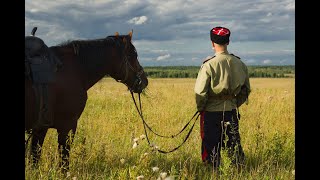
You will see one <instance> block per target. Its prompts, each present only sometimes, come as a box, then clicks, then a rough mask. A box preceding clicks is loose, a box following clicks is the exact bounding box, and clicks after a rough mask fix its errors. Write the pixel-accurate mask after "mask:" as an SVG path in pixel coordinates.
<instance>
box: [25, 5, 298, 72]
mask: <svg viewBox="0 0 320 180" xmlns="http://www.w3.org/2000/svg"><path fill="white" fill-rule="evenodd" d="M35 26H36V27H38V30H37V32H36V36H38V37H39V38H41V39H43V41H44V42H45V43H46V44H47V45H48V46H53V45H57V44H60V43H62V42H64V41H67V40H76V39H84V40H85V39H97V38H103V37H107V36H109V35H114V34H115V32H119V34H128V33H129V32H130V31H131V30H132V31H133V37H132V43H133V45H134V46H135V47H136V49H137V52H138V58H139V62H140V64H141V65H142V66H200V65H201V64H202V62H203V61H204V60H206V59H207V58H208V57H210V56H213V55H214V53H215V52H214V51H213V49H212V45H211V41H210V34H209V32H210V30H211V29H212V28H213V27H216V26H223V27H227V28H229V29H230V31H231V36H230V44H229V46H228V51H229V53H233V54H235V55H237V56H239V57H240V58H241V60H242V61H243V62H244V63H245V64H247V65H295V1H294V0H259V1H252V0H228V1H221V0H50V1H43V0H26V1H25V35H26V36H27V35H30V33H31V30H32V28H33V27H35Z"/></svg>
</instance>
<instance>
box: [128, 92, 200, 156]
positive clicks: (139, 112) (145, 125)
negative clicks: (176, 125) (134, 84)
mask: <svg viewBox="0 0 320 180" xmlns="http://www.w3.org/2000/svg"><path fill="white" fill-rule="evenodd" d="M131 97H132V100H133V102H134V105H135V107H136V109H137V111H138V114H139V116H140V118H141V120H142V123H143V128H144V132H145V135H146V139H147V141H148V144H149V146H151V147H152V146H153V145H152V144H151V143H150V140H149V137H148V133H147V129H146V127H147V128H148V129H149V130H150V131H151V132H152V133H154V134H155V135H157V136H159V137H163V138H174V137H176V136H178V135H179V134H181V133H182V132H183V131H184V130H185V129H186V128H187V127H188V125H189V124H190V122H191V121H192V120H193V119H194V118H195V117H196V118H195V120H194V122H193V124H192V126H191V128H190V130H189V132H188V134H187V135H186V137H185V138H184V140H183V142H182V143H181V144H180V145H178V146H177V147H175V148H173V149H171V150H169V151H165V150H161V149H157V151H158V152H160V153H163V154H166V153H171V152H173V151H175V150H177V149H179V148H180V147H181V146H182V145H183V144H184V143H185V142H186V141H187V139H188V138H189V136H190V134H191V132H192V130H193V127H194V125H195V122H196V121H197V120H198V118H199V116H200V112H198V111H197V112H195V113H194V115H193V116H192V118H191V119H190V120H189V121H188V123H187V124H186V125H185V126H184V127H183V128H182V129H181V130H180V131H179V132H178V133H176V134H174V135H171V136H165V135H160V134H158V133H156V132H154V131H153V130H152V129H151V127H150V126H149V125H148V124H147V123H146V121H145V120H144V117H143V114H142V106H141V98H140V93H138V97H139V106H140V110H139V108H138V105H137V102H136V100H135V98H134V95H133V92H132V91H131Z"/></svg>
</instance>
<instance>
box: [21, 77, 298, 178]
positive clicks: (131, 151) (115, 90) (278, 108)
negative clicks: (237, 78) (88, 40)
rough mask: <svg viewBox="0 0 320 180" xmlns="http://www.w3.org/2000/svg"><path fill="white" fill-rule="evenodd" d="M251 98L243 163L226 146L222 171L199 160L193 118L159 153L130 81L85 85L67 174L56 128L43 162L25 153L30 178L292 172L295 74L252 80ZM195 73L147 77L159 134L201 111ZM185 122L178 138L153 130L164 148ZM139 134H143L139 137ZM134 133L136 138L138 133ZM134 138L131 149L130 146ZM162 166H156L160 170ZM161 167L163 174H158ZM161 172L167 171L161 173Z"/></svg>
mask: <svg viewBox="0 0 320 180" xmlns="http://www.w3.org/2000/svg"><path fill="white" fill-rule="evenodd" d="M250 82H251V86H252V94H251V95H250V99H249V104H248V105H243V106H241V107H240V113H241V120H240V135H241V142H242V146H243V149H244V152H245V155H246V162H245V165H244V166H243V168H241V169H239V168H237V167H235V166H233V165H232V164H230V163H228V156H226V155H225V154H224V153H222V157H223V162H224V163H223V164H222V166H221V167H220V170H219V171H214V172H213V169H212V167H210V166H207V165H204V164H202V162H201V154H200V151H201V149H200V147H201V146H200V145H201V139H200V129H199V122H197V123H196V125H195V127H194V129H193V132H192V133H191V135H190V137H189V139H188V140H187V142H186V143H185V144H184V145H183V146H181V148H180V149H178V150H177V151H174V152H172V153H169V154H161V153H158V152H157V151H154V150H153V148H151V147H149V146H148V143H147V141H146V139H145V138H143V137H142V136H141V135H143V134H144V129H143V124H142V120H141V119H140V117H139V116H138V113H137V111H136V109H135V107H134V103H133V101H132V99H131V95H130V93H129V92H128V91H127V88H126V87H125V86H124V85H123V84H120V83H118V82H116V81H115V80H113V79H110V78H104V79H103V80H101V81H100V82H98V83H97V84H96V85H95V86H94V87H92V89H90V90H89V91H88V95H89V98H88V101H87V105H86V107H85V110H84V112H83V114H82V116H81V118H80V119H79V123H78V129H77V131H76V135H75V138H74V143H73V145H72V149H71V152H70V171H69V172H68V173H67V175H63V174H61V173H60V171H59V168H58V149H57V147H58V144H57V132H56V130H55V129H49V131H48V134H47V136H46V138H45V142H44V145H43V150H42V153H43V154H42V156H41V160H40V162H39V167H38V168H34V167H33V166H31V163H30V162H29V161H30V158H29V156H26V158H25V160H26V166H25V177H26V179H32V180H33V179H121V180H122V179H137V177H139V176H140V177H141V176H143V177H144V179H161V175H162V177H164V175H165V174H163V173H166V177H167V179H188V180H190V179H201V180H211V179H246V180H247V179H248V180H250V179H252V180H255V179H286V180H287V179H295V177H294V169H295V145H294V144H295V140H294V136H295V135H294V126H295V124H294V123H295V121H294V118H295V117H294V114H295V113H294V110H295V98H294V94H295V89H294V78H288V79H266V78H263V79H255V78H252V79H250ZM194 83H195V79H149V86H148V90H147V92H146V95H145V96H142V108H143V114H144V117H145V120H146V121H147V123H148V124H149V125H150V126H151V127H152V128H153V130H154V131H156V132H157V133H159V134H163V135H172V134H175V133H177V132H178V131H180V130H181V128H182V127H183V126H184V125H185V123H187V121H188V120H189V119H190V118H191V116H192V115H193V114H194V113H195V111H196V108H195V107H196V106H195V101H194V93H193V87H194ZM187 131H188V129H187V130H186V131H185V132H184V133H182V134H181V135H180V136H178V137H176V138H174V139H165V138H160V137H158V136H155V135H154V134H152V133H150V131H147V132H148V137H149V139H150V141H151V142H152V143H154V144H155V145H156V146H158V148H160V149H162V150H171V149H172V148H174V147H176V146H177V145H179V144H180V143H181V142H182V141H183V138H184V137H185V136H186V133H187ZM140 136H141V138H140ZM135 138H139V139H138V140H137V139H135ZM135 141H136V142H137V145H136V146H135V147H134V148H133V145H134V143H135ZM157 168H158V169H157ZM161 173H162V174H161ZM162 179H164V178H162Z"/></svg>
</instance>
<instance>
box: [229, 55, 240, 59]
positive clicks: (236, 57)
mask: <svg viewBox="0 0 320 180" xmlns="http://www.w3.org/2000/svg"><path fill="white" fill-rule="evenodd" d="M230 55H232V56H234V57H236V58H238V59H241V58H240V57H239V56H236V55H234V54H230Z"/></svg>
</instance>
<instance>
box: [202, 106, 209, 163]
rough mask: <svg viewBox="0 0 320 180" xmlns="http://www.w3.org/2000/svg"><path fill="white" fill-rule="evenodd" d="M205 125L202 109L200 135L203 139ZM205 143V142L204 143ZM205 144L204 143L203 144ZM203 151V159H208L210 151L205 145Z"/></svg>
mask: <svg viewBox="0 0 320 180" xmlns="http://www.w3.org/2000/svg"><path fill="white" fill-rule="evenodd" d="M203 126H204V111H202V112H201V113H200V135H201V139H202V141H203V138H204V129H203ZM202 144H203V143H202ZM202 146H203V145H202ZM202 148H203V151H202V154H201V157H202V161H206V159H207V157H208V152H207V150H206V148H205V147H204V146H203V147H202Z"/></svg>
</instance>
